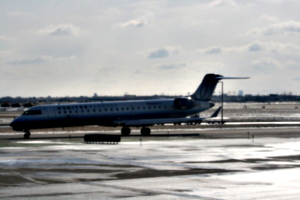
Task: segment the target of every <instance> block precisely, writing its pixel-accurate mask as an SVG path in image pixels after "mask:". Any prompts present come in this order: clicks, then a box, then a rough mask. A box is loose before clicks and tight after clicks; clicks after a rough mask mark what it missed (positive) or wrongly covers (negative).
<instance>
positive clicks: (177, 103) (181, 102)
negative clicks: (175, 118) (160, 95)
mask: <svg viewBox="0 0 300 200" xmlns="http://www.w3.org/2000/svg"><path fill="white" fill-rule="evenodd" d="M174 107H175V108H177V109H191V108H193V107H195V101H194V100H193V99H189V98H176V99H174Z"/></svg>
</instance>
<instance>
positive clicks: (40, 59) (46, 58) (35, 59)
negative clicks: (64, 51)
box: [6, 56, 52, 65]
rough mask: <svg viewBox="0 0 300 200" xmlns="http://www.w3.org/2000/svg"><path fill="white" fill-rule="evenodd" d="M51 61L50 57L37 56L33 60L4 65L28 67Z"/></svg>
mask: <svg viewBox="0 0 300 200" xmlns="http://www.w3.org/2000/svg"><path fill="white" fill-rule="evenodd" d="M50 59H52V58H51V57H48V56H39V57H36V58H33V59H24V60H17V59H16V60H11V61H8V62H6V64H9V65H29V64H39V63H44V62H47V61H49V60H50Z"/></svg>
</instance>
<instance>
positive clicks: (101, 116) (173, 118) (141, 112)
mask: <svg viewBox="0 0 300 200" xmlns="http://www.w3.org/2000/svg"><path fill="white" fill-rule="evenodd" d="M246 78H248V77H224V76H222V75H219V74H206V75H205V76H204V78H203V80H202V82H201V84H200V85H199V87H198V88H197V90H196V91H195V92H194V93H193V94H192V95H191V96H188V97H178V98H174V99H154V100H135V101H113V102H98V103H73V104H57V105H42V106H34V107H32V108H30V109H29V110H27V111H25V112H24V113H23V114H22V115H21V116H19V117H17V118H16V119H15V120H13V122H11V124H10V126H11V127H12V128H13V130H16V131H23V132H24V138H26V139H28V138H29V137H30V130H32V129H44V128H59V127H61V128H64V127H74V126H88V125H99V126H108V127H109V126H110V127H117V126H121V127H122V129H121V134H122V135H123V136H127V135H129V134H130V132H131V129H130V127H141V135H144V136H146V135H150V133H151V130H150V128H149V127H150V126H153V125H157V124H165V123H172V124H178V125H180V124H181V123H188V124H200V123H201V122H202V121H203V120H204V119H205V118H201V117H199V115H198V116H197V114H199V113H200V112H203V111H205V110H208V109H210V108H212V107H213V106H214V105H215V104H214V103H212V102H210V101H211V97H212V95H213V93H214V90H215V88H216V85H217V83H218V81H219V80H222V79H246ZM220 109H221V108H219V109H217V111H216V112H215V113H214V114H213V115H212V116H211V117H215V116H217V113H218V112H219V111H220ZM195 116H197V117H195Z"/></svg>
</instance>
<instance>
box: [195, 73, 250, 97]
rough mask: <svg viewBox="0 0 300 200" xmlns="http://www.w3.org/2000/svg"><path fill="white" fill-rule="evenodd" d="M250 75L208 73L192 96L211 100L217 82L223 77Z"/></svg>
mask: <svg viewBox="0 0 300 200" xmlns="http://www.w3.org/2000/svg"><path fill="white" fill-rule="evenodd" d="M247 78H249V77H224V76H222V75H219V74H206V75H205V76H204V78H203V80H202V83H201V84H200V85H199V87H198V88H197V90H196V91H195V92H194V94H192V95H191V97H192V98H193V99H195V100H204V101H210V100H211V97H212V95H213V93H214V91H215V88H216V86H217V83H218V82H219V80H222V79H247Z"/></svg>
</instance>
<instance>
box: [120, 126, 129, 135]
mask: <svg viewBox="0 0 300 200" xmlns="http://www.w3.org/2000/svg"><path fill="white" fill-rule="evenodd" d="M130 132H131V130H130V128H129V127H123V128H122V129H121V133H122V135H123V136H127V135H130Z"/></svg>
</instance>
